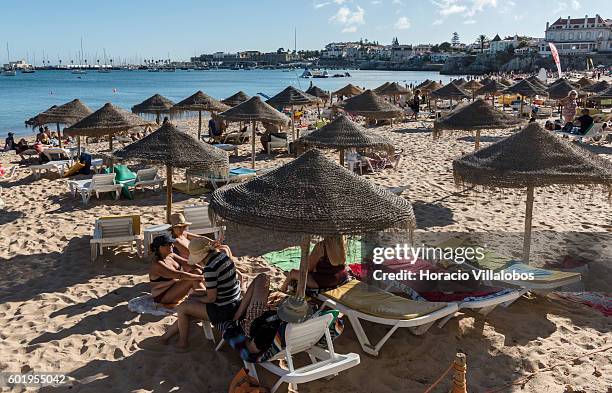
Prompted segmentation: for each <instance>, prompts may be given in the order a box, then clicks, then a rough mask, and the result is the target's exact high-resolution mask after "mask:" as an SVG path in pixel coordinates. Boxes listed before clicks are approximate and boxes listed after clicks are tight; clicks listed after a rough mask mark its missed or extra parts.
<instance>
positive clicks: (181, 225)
mask: <svg viewBox="0 0 612 393" xmlns="http://www.w3.org/2000/svg"><path fill="white" fill-rule="evenodd" d="M189 225H191V223H190V222H187V220H185V216H184V215H183V214H182V213H174V214H172V215H171V216H170V236H171V237H172V238H173V239H174V240H175V242H174V245H173V247H174V252H175V253H176V254H178V255H180V256H181V257H182V258H184V260H185V263H187V258H189V242H191V241H192V240H193V239H198V238H203V237H204V236H200V235H196V234H195V233H191V232H189V231H187V229H188V227H189Z"/></svg>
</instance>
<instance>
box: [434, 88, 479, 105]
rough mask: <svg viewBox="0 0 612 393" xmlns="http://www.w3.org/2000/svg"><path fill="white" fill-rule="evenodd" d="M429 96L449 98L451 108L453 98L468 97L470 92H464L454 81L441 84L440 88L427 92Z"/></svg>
mask: <svg viewBox="0 0 612 393" xmlns="http://www.w3.org/2000/svg"><path fill="white" fill-rule="evenodd" d="M429 96H430V97H433V98H436V99H437V98H443V99H450V105H451V108H452V107H453V98H454V99H456V100H458V101H459V100H461V99H463V98H470V94H469V93H468V92H466V91H465V90H463V89H462V88H461V87H459V86H457V85H456V84H454V83H448V84H446V85H444V86H442V87H441V88H439V89H437V90H434V91H432V92H431V93H429Z"/></svg>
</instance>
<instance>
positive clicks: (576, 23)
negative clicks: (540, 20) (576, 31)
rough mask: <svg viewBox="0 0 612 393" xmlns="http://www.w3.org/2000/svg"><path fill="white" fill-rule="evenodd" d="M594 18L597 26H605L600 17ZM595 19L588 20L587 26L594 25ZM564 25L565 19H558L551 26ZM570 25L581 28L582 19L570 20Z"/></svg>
mask: <svg viewBox="0 0 612 393" xmlns="http://www.w3.org/2000/svg"><path fill="white" fill-rule="evenodd" d="M595 18H597V24H598V25H599V26H601V25H606V24H607V23H606V21H605V20H604V19H603V18H602V17H601V16H599V15H597V16H596V17H595ZM595 18H588V19H587V24H589V25H592V24H595ZM566 24H567V18H566V19H563V18H559V19H557V20H556V21H555V22H554V23H553V24H552V25H551V26H565V25H566ZM570 25H580V26H583V25H584V18H577V19H570Z"/></svg>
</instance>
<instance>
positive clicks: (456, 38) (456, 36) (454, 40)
mask: <svg viewBox="0 0 612 393" xmlns="http://www.w3.org/2000/svg"><path fill="white" fill-rule="evenodd" d="M451 42H452V44H453V46H456V45H459V43H460V40H459V33H457V32H456V31H455V32H454V33H453V38H451Z"/></svg>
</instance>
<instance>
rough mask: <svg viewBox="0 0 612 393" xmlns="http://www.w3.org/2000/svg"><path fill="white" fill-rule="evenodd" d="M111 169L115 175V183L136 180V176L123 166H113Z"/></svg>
mask: <svg viewBox="0 0 612 393" xmlns="http://www.w3.org/2000/svg"><path fill="white" fill-rule="evenodd" d="M113 168H114V172H115V173H116V175H115V180H116V181H124V180H132V179H136V174H135V173H134V172H132V171H130V169H129V168H128V167H127V166H125V165H115V166H114V167H113ZM109 172H110V171H109Z"/></svg>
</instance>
